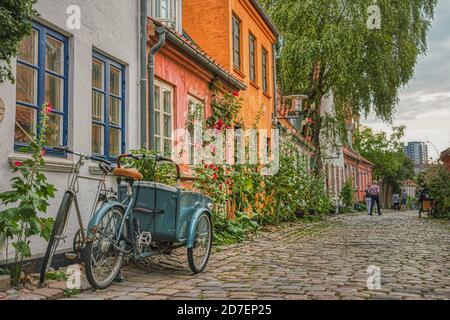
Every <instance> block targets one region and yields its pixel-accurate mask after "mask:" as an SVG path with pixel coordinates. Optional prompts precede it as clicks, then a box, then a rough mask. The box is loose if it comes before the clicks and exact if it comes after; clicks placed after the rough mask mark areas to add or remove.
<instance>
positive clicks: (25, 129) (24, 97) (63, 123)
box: [14, 22, 69, 156]
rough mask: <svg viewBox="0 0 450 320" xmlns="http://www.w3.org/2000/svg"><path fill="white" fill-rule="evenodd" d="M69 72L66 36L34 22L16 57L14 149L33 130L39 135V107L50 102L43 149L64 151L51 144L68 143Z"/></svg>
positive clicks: (49, 152)
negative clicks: (47, 126)
mask: <svg viewBox="0 0 450 320" xmlns="http://www.w3.org/2000/svg"><path fill="white" fill-rule="evenodd" d="M68 75H69V48H68V38H67V37H65V36H63V35H62V34H60V33H58V32H55V31H53V30H51V29H49V28H47V27H45V26H44V25H42V24H40V23H37V22H33V29H32V33H31V35H29V36H27V37H26V38H25V39H23V41H22V42H21V44H20V45H19V53H18V57H17V71H16V127H15V134H14V148H15V150H21V149H23V148H26V147H27V146H28V143H29V141H30V137H31V135H32V134H37V135H40V128H39V126H38V125H37V124H38V123H39V122H40V120H41V119H40V118H41V115H40V112H39V111H40V108H41V106H42V105H43V104H44V103H50V104H51V105H52V112H51V113H50V115H49V132H48V133H47V136H46V140H47V147H46V151H47V154H52V155H59V156H60V155H63V154H62V153H61V152H58V151H56V150H54V147H58V146H61V145H62V146H66V145H67V124H68V119H67V116H68Z"/></svg>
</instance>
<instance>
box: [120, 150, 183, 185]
mask: <svg viewBox="0 0 450 320" xmlns="http://www.w3.org/2000/svg"><path fill="white" fill-rule="evenodd" d="M125 158H132V159H134V160H137V161H139V160H141V159H145V158H150V159H154V160H155V161H156V162H170V163H173V164H174V165H175V167H176V168H177V179H181V171H180V166H179V165H178V164H177V163H175V161H173V160H172V159H170V158H166V157H163V156H160V155H155V156H154V155H145V154H139V155H136V154H130V153H129V154H122V155H120V156H119V157H118V158H117V168H121V164H120V162H121V160H122V159H125Z"/></svg>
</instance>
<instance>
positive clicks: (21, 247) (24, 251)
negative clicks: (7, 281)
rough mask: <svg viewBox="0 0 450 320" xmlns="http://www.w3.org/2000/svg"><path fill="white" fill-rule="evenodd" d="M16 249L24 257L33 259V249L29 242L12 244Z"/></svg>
mask: <svg viewBox="0 0 450 320" xmlns="http://www.w3.org/2000/svg"><path fill="white" fill-rule="evenodd" d="M12 246H13V247H14V249H16V250H17V251H18V252H19V253H20V255H21V256H22V257H25V258H29V257H31V249H30V246H29V244H28V242H25V241H17V242H14V243H13V244H12Z"/></svg>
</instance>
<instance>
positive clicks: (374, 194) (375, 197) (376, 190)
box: [369, 183, 381, 216]
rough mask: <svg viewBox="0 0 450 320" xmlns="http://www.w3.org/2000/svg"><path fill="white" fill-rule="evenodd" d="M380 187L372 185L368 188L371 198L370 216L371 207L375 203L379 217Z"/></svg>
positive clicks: (375, 184)
mask: <svg viewBox="0 0 450 320" xmlns="http://www.w3.org/2000/svg"><path fill="white" fill-rule="evenodd" d="M380 191H381V190H380V186H379V185H378V184H377V183H374V184H372V185H371V186H370V188H369V194H370V197H371V198H372V201H371V204H370V213H369V214H370V215H372V213H373V207H374V205H375V203H376V204H377V208H378V215H379V216H381V206H380Z"/></svg>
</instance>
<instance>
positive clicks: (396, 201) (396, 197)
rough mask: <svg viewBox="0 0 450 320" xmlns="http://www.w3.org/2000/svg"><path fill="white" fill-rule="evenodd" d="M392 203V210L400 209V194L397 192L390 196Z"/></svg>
mask: <svg viewBox="0 0 450 320" xmlns="http://www.w3.org/2000/svg"><path fill="white" fill-rule="evenodd" d="M392 203H393V204H394V211H400V195H399V194H398V193H395V194H394V195H393V196H392Z"/></svg>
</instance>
